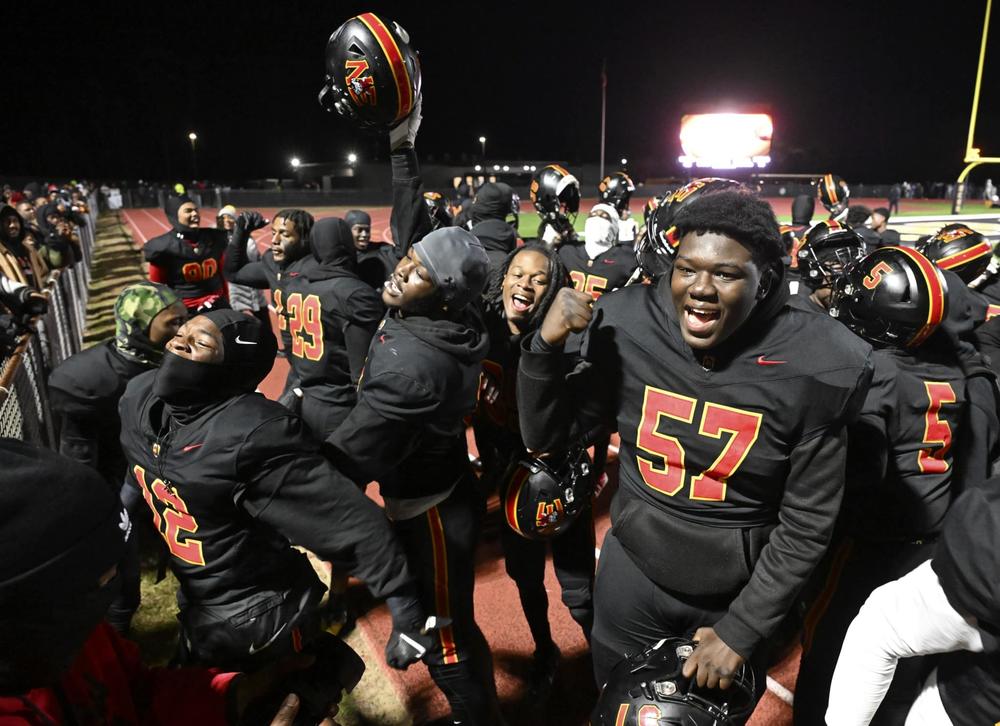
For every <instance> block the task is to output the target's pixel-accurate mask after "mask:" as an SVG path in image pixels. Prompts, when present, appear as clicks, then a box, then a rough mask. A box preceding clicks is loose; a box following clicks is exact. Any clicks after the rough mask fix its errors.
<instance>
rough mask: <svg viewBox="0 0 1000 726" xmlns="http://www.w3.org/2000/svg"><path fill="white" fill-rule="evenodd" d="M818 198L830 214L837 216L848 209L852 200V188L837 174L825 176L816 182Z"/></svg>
mask: <svg viewBox="0 0 1000 726" xmlns="http://www.w3.org/2000/svg"><path fill="white" fill-rule="evenodd" d="M816 198H817V199H819V203H820V204H822V205H823V206H824V207H826V209H827V211H828V212H829V213H830V214H833V215H836V214H839V213H840V212H842V211H844V210H845V209H846V208H847V200H848V199H850V198H851V188H850V187H849V186H847V182H846V181H844V180H843V178H841V177H839V176H837V175H836V174H824V175H823V176H822V177H821V178H820V179H819V181H817V182H816Z"/></svg>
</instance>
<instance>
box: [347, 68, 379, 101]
mask: <svg viewBox="0 0 1000 726" xmlns="http://www.w3.org/2000/svg"><path fill="white" fill-rule="evenodd" d="M344 67H345V68H346V69H347V70H348V71H349V73H348V74H347V76H345V78H344V83H345V85H346V86H347V92H348V93H349V94H351V99H353V101H354V103H356V104H358V105H359V106H374V105H375V102H376V98H375V79H374V78H372V75H371V69H369V68H368V61H366V60H363V59H362V60H348V61H344ZM365 73H367V75H365Z"/></svg>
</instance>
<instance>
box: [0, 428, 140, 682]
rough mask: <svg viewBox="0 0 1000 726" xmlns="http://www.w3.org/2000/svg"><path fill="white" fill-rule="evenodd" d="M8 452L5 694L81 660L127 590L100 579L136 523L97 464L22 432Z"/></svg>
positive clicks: (0, 552)
mask: <svg viewBox="0 0 1000 726" xmlns="http://www.w3.org/2000/svg"><path fill="white" fill-rule="evenodd" d="M0 461H2V462H3V467H4V477H3V486H2V487H0V511H2V512H3V517H0V695H17V694H22V693H25V692H27V691H29V690H31V689H32V688H40V687H45V686H49V685H52V684H53V683H55V682H56V681H57V680H58V679H59V677H60V676H61V675H62V674H63V673H64V672H65V671H66V670H67V669H68V668H69V667H70V665H72V663H73V660H74V658H75V657H76V654H77V652H78V651H79V650H80V648H81V647H82V646H83V644H84V642H86V639H87V637H88V636H89V635H90V633H91V632H92V631H93V629H94V628H95V627H96V626H97V624H98V623H99V622H100V621H101V618H103V617H104V614H105V613H106V612H107V609H108V607H109V606H110V604H111V602H112V600H113V599H114V597H115V595H116V593H117V588H116V585H117V578H115V579H114V580H113V581H112V582H110V583H108V584H106V585H104V586H103V587H102V586H100V585H99V583H98V580H99V578H100V577H101V576H102V575H104V574H105V573H107V572H108V571H109V570H110V569H111V568H112V567H113V566H114V565H115V564H117V563H118V561H119V560H120V559H121V557H122V555H123V553H124V551H125V543H126V541H127V539H128V538H129V536H130V535H131V533H132V525H131V523H130V522H129V518H128V514H127V512H126V511H125V510H124V509H123V508H122V505H121V501H120V500H119V498H118V495H117V494H116V493H115V491H114V490H113V489H111V488H110V487H109V486H108V485H107V482H105V481H104V479H103V478H102V477H101V476H99V475H98V474H97V472H95V471H93V470H92V469H90V467H87V466H83V465H82V464H79V463H77V462H75V461H73V460H71V459H67V458H66V457H64V456H60V455H59V454H57V453H55V452H53V451H49V450H47V449H42V448H36V447H34V446H31V445H30V444H26V443H24V442H23V441H17V440H14V439H0Z"/></svg>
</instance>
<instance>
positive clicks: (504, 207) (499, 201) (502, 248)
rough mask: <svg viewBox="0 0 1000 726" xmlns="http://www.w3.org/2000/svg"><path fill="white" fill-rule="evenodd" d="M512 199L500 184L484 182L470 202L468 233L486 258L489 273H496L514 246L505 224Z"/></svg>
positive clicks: (510, 191) (514, 235) (513, 232)
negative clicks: (473, 236)
mask: <svg viewBox="0 0 1000 726" xmlns="http://www.w3.org/2000/svg"><path fill="white" fill-rule="evenodd" d="M513 200H514V190H513V189H511V188H510V187H509V186H508V185H506V184H504V183H503V182H497V183H494V182H487V183H486V184H483V185H482V186H481V187H479V189H477V190H476V196H475V197H474V198H473V200H472V210H471V212H472V227H471V228H470V230H471V231H472V234H474V235H476V239H478V240H479V241H480V243H482V245H483V249H484V250H486V255H487V257H489V258H490V270H491V271H492V270H496V269H497V268H499V267H500V266H501V265H502V264H504V262H505V261H506V259H507V255H508V254H509V253H510V252H512V251H513V250H514V248H515V247H516V246H517V230H515V229H514V228H513V227H512V226H511V225H509V224H508V223H507V217H508V216H509V215H510V213H511V209H512V205H513Z"/></svg>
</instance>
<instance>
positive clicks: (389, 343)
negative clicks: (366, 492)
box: [326, 305, 488, 499]
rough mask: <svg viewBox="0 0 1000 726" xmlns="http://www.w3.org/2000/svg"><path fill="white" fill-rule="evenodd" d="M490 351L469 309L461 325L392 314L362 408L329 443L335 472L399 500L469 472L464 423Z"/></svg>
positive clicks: (368, 366) (372, 359) (373, 359)
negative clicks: (375, 485) (372, 484)
mask: <svg viewBox="0 0 1000 726" xmlns="http://www.w3.org/2000/svg"><path fill="white" fill-rule="evenodd" d="M487 346H488V337H487V335H486V333H485V331H484V329H483V323H482V321H481V319H480V318H479V315H478V313H476V312H474V311H473V306H472V305H470V306H469V307H468V308H467V311H466V313H465V316H464V317H463V318H462V319H461V320H460V321H451V320H431V319H428V318H423V317H419V316H407V317H405V318H404V317H401V316H400V315H399V313H398V312H396V311H390V313H389V315H387V316H386V317H385V318H384V319H383V321H382V323H380V324H379V329H378V331H377V332H376V333H375V337H374V338H373V339H372V343H371V348H370V349H369V351H368V359H367V361H366V363H365V370H364V374H363V376H362V380H361V385H360V387H359V389H358V403H357V405H356V406H355V407H354V409H353V410H352V411H351V413H350V414H349V415H348V417H347V418H346V419H345V420H344V422H343V423H342V424H341V425H340V426H339V427H338V428H337V430H336V431H335V432H334V433H333V434H332V435H331V436H330V437H329V438H328V439H327V442H326V443H327V449H326V451H327V453H328V455H329V456H330V457H331V458H332V459H333V461H334V464H335V465H336V466H337V468H339V469H340V470H341V471H344V472H345V473H347V474H349V475H350V476H351V477H352V478H353V479H354V480H355V481H358V482H369V481H372V480H373V479H374V480H378V482H379V484H380V485H381V490H382V495H383V496H387V497H393V498H396V499H413V498H420V497H426V496H431V495H434V494H438V493H440V492H444V491H447V490H448V489H449V488H450V487H452V486H453V485H454V484H455V482H456V481H457V480H458V479H459V478H461V477H462V476H463V475H464V474H465V473H467V472H468V470H469V455H468V446H467V444H466V439H465V418H466V417H467V416H469V415H470V414H471V413H472V411H473V409H474V408H475V406H476V393H477V391H478V389H479V374H480V370H481V367H482V366H481V364H482V360H483V356H484V355H485V354H486V350H487Z"/></svg>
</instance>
